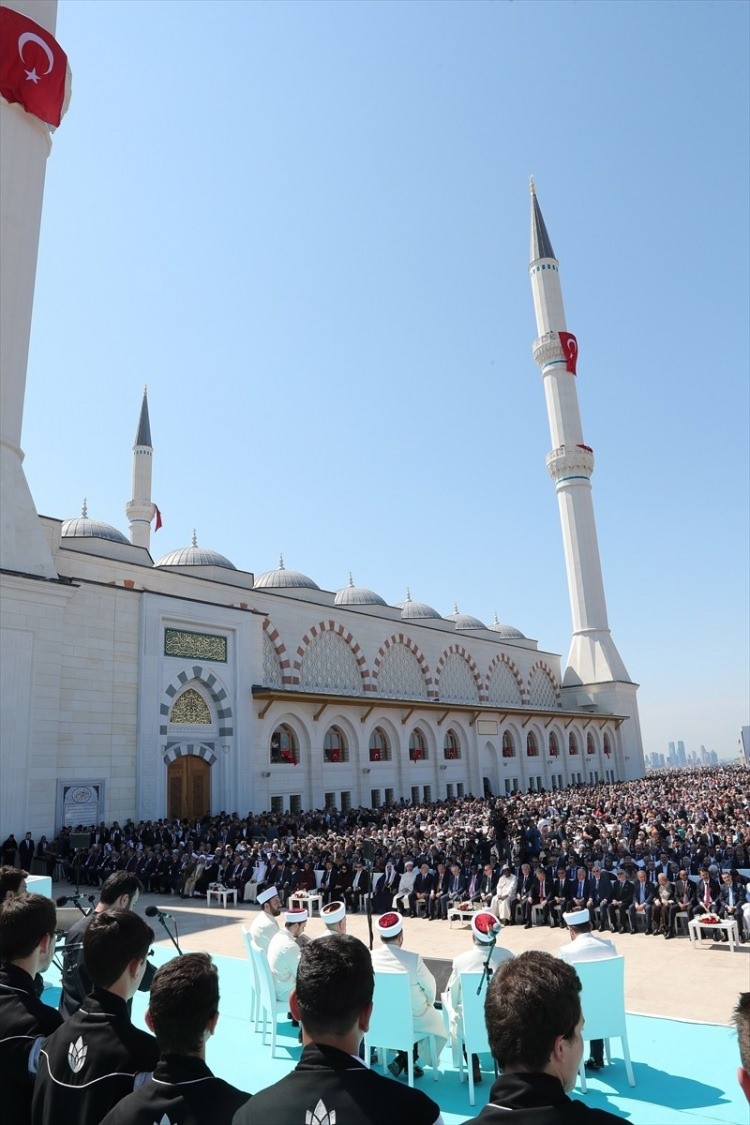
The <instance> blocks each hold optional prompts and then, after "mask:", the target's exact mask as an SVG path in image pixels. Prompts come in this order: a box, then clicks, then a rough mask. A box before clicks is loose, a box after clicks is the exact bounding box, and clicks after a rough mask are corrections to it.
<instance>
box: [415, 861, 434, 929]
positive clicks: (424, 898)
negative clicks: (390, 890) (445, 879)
mask: <svg viewBox="0 0 750 1125" xmlns="http://www.w3.org/2000/svg"><path fill="white" fill-rule="evenodd" d="M434 886H435V876H434V875H433V874H432V873H431V871H430V868H429V864H427V863H423V864H422V865H421V867H420V868H419V871H418V872H417V877H416V879H415V880H414V888H413V890H412V892H411V894H410V895H409V913H410V915H411V917H412V918H416V916H417V914H418V910H417V903H420V902H423V903H424V908H425V911H424V912H425V917H426V918H427V917H429V912H430V891H431V890H432V888H433V887H434Z"/></svg>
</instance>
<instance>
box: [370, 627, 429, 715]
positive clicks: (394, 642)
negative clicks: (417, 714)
mask: <svg viewBox="0 0 750 1125" xmlns="http://www.w3.org/2000/svg"><path fill="white" fill-rule="evenodd" d="M400 645H401V646H403V649H401V650H400V651H401V652H408V653H410V654H411V656H412V657H413V658H414V660H415V661H416V666H417V668H418V671H419V675H420V681H419V693H418V694H417V696H416V698H418V699H433V698H434V697H435V689H434V683H433V679H432V675H431V673H430V668H429V665H428V663H427V661H426V660H425V657H424V653H422V652H420V650H419V647H418V645H417V644H415V642H414V641H413V640H412V639H411V637H409V636H407V635H406V634H405V633H393V634H392V635H391V636H390V637H389V638H388V640H387V641H385V642H384V643H383V644H382V645H381V646H380V648H379V649H378V655H377V656H376V657H375V660H374V661H373V666H372V674H373V680H374V681H375V683H374V687H375V688H376V689H377V691H378V694H380V695H383V696H385V695H386V694H387V691H386V692H384V691H383V690H382V686H384V685H381V682H380V676H381V673H383V672H384V668H388V667H389V665H390V664H391V663H392V662H394V660H395V658H396V654H397V653H398V652H399V647H398V646H400ZM384 681H385V676H384ZM416 684H417V681H414V682H413V687H414V688H415V689H416ZM405 689H406V691H408V690H409V685H408V683H406V682H405ZM403 697H404V698H406V699H410V698H414V696H413V695H409V694H404V696H403Z"/></svg>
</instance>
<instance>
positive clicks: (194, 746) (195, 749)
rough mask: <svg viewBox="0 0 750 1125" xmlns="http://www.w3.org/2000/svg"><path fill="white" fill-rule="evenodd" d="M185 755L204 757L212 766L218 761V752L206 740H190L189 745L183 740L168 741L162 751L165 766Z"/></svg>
mask: <svg viewBox="0 0 750 1125" xmlns="http://www.w3.org/2000/svg"><path fill="white" fill-rule="evenodd" d="M185 757H195V758H203V760H204V761H206V762H208V764H209V766H212V765H213V764H214V762H215V761H216V752H215V751H214V748H213V746H211V745H209V744H208V743H205V742H189V743H188V744H187V745H185V743H183V742H180V743H175V742H168V743H167V745H166V747H165V748H164V751H163V753H162V759H163V761H164V765H165V766H168V765H169V764H170V762H175V761H176V760H177V759H178V758H185Z"/></svg>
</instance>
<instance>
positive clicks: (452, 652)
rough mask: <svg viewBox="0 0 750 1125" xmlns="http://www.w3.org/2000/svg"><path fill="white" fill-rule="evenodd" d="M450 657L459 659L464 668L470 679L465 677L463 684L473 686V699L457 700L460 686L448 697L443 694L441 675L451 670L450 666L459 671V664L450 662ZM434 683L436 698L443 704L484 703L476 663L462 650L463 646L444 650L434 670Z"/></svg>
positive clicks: (454, 646) (480, 679) (457, 645)
mask: <svg viewBox="0 0 750 1125" xmlns="http://www.w3.org/2000/svg"><path fill="white" fill-rule="evenodd" d="M452 657H457V658H459V659H460V660H461V661H462V662H463V665H464V666H465V668H466V670H467V671H468V673H469V676H470V677H471V679H469V678H468V677H465V683H466V684H469V683H470V682H471V683H472V684H473V688H474V691H475V693H476V694H475V697H474V698H473V699H467V698H458V695H459V694H460V691H461V684H456V687H457V689H458V690H457V691H454V694H452V695H450V696H448V695H447V694H445V691H446V688H445V686H444V685H443V675H444V673H445V672H446V670H447V669H449V668H451V666H453V667H454V668H455V669H458V670H460V669H461V664H459V663H457V662H455V661H453V660H451V658H452ZM435 681H436V684H437V695H436V698H438V699H441V700H444V701H445V702H451V703H483V702H484V701H485V700H484V691H483V685H482V678H481V676H480V675H479V669H478V668H477V665H476V661H475V660H474V658H473V657H472V656H471V654H470V653H469V652H467V651H466V649H465V648H464V646H463V645H459V644H453V645H450V647H449V648H447V649H446V650H445V652H444V653H443V654H442V656H441V657H440V659H439V660H438V664H437V668H436V670H435Z"/></svg>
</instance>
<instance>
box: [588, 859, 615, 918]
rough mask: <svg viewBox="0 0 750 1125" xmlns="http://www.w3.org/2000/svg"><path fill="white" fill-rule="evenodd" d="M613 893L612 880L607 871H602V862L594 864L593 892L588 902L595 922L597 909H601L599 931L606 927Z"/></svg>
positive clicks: (592, 875)
mask: <svg viewBox="0 0 750 1125" xmlns="http://www.w3.org/2000/svg"><path fill="white" fill-rule="evenodd" d="M611 895H612V880H611V879H610V877H609V875H607V873H606V872H604V871H602V866H601V864H600V863H595V864H594V869H593V871H592V874H591V894H590V895H589V899H588V902H587V903H586V905H587V907H588V910H589V914H590V916H591V920H592V923H593V920H594V917H595V913H594V912H595V911H596V910H598V911H599V933H601V932H602V930H603V929H604V922H605V920H606V918H607V908H608V906H609V900H610V898H611Z"/></svg>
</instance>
